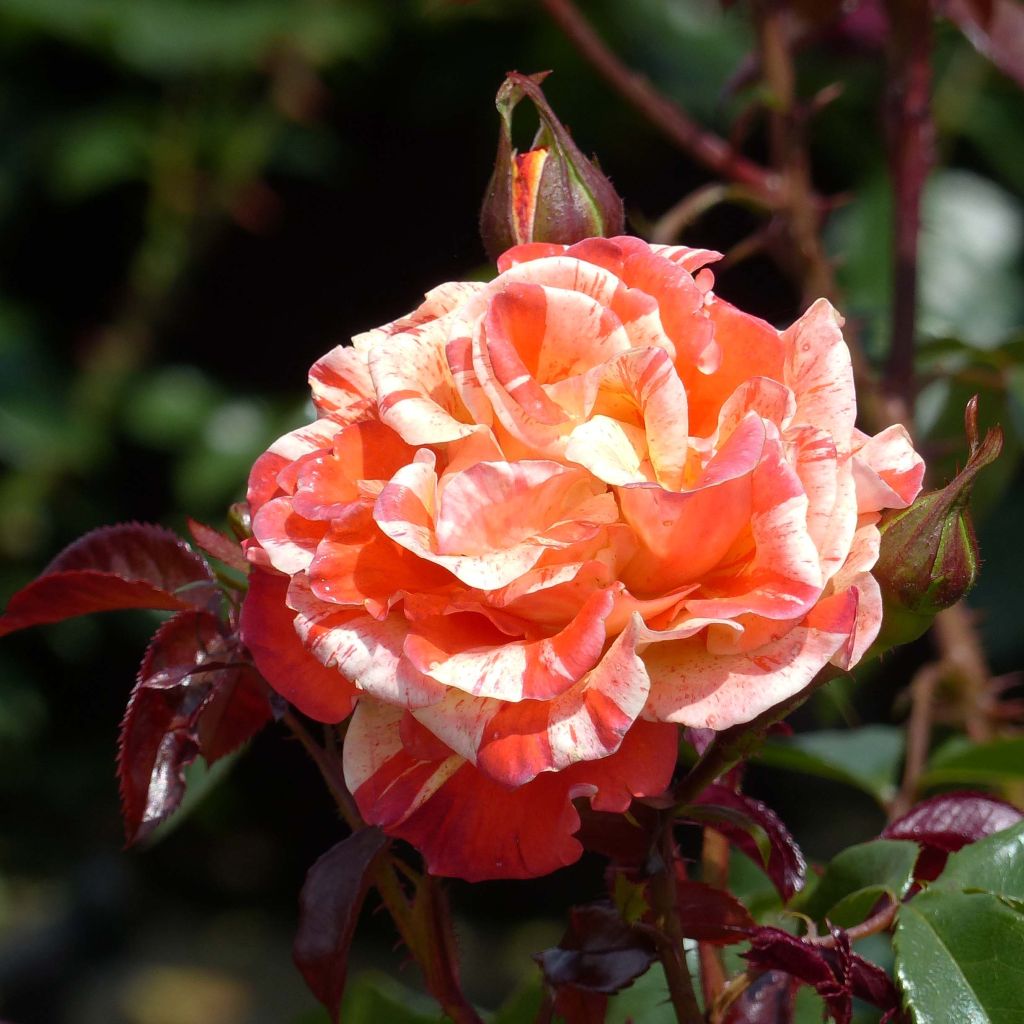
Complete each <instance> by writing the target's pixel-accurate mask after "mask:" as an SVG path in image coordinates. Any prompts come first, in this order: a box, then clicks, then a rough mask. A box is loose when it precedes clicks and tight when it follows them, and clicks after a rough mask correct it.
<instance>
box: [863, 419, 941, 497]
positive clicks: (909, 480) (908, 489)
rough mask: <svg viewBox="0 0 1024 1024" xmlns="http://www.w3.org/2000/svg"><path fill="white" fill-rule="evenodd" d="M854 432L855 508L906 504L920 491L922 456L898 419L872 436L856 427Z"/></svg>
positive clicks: (922, 468) (922, 470)
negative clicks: (915, 449) (916, 450)
mask: <svg viewBox="0 0 1024 1024" xmlns="http://www.w3.org/2000/svg"><path fill="white" fill-rule="evenodd" d="M857 434H858V435H860V436H859V437H858V438H857V439H856V440H855V442H854V455H853V475H854V479H855V480H856V482H857V507H858V510H859V511H860V512H879V511H881V510H882V509H885V508H907V506H909V505H910V504H911V503H912V502H913V500H914V499H915V498H916V497H917V495H918V494H919V493H920V491H921V484H922V482H923V481H924V459H922V458H921V456H920V455H918V454H917V452H915V451H914V445H913V442H912V441H911V439H910V435H909V434H908V433H907V431H906V428H905V427H904V426H902V424H899V423H897V424H894V425H893V426H891V427H886V429H885V430H883V431H882V432H881V433H879V434H876V435H875V436H874V437H865V436H864V435H862V434H860V432H859V431H857ZM861 441H862V442H863V443H860V442H861Z"/></svg>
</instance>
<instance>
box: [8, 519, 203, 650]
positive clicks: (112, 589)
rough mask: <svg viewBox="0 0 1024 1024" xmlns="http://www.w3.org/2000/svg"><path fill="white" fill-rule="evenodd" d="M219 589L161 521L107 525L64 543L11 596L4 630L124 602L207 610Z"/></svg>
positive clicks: (115, 606) (127, 605) (136, 605)
mask: <svg viewBox="0 0 1024 1024" xmlns="http://www.w3.org/2000/svg"><path fill="white" fill-rule="evenodd" d="M216 594H217V588H216V584H215V583H214V581H213V577H212V576H211V574H210V570H209V567H208V566H207V564H206V562H205V561H204V560H203V559H202V558H201V557H200V556H199V555H197V554H196V553H195V552H194V551H193V550H192V549H191V548H190V547H189V546H188V545H187V544H186V543H185V542H184V541H183V540H181V539H180V538H178V537H177V536H175V535H174V534H173V533H171V531H170V530H165V529H164V528H163V527H162V526H153V525H151V524H142V523H122V524H121V525H119V526H105V527H102V528H101V529H99V530H93V531H92V532H91V533H87V534H86V535H85V536H84V537H80V538H79V539H78V540H76V541H75V542H74V543H73V544H71V545H70V546H69V547H67V548H65V549H64V550H63V551H62V552H61V553H60V554H59V555H58V556H57V557H56V558H55V559H54V560H53V561H52V562H51V563H50V564H49V565H48V566H47V567H46V568H45V569H44V570H43V572H42V574H41V575H40V576H39V577H38V578H37V579H35V580H33V581H32V582H31V583H29V584H28V586H26V587H23V588H22V589H21V590H19V591H18V592H17V593H16V594H15V595H14V596H13V597H12V598H11V600H10V601H9V602H8V605H7V611H6V612H5V613H4V615H3V616H2V617H0V636H5V635H6V634H7V633H13V632H14V631H15V630H18V629H25V628H26V627H28V626H37V625H41V624H44V623H48V622H60V621H61V620H63V619H70V618H73V617H74V616H76V615H87V614H89V613H90V612H103V611H114V610H116V609H120V608H157V609H165V610H168V611H176V610H179V609H183V608H206V607H209V606H210V605H211V602H212V601H213V600H214V598H215V596H216Z"/></svg>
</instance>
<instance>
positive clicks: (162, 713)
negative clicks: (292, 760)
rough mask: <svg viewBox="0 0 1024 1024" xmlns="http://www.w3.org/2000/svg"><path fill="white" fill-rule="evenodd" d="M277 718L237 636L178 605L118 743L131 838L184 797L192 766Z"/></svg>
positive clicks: (149, 660)
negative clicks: (243, 655)
mask: <svg viewBox="0 0 1024 1024" xmlns="http://www.w3.org/2000/svg"><path fill="white" fill-rule="evenodd" d="M270 719H271V706H270V703H269V701H268V698H267V696H266V690H265V688H264V684H263V683H262V681H261V680H260V679H259V677H258V676H257V675H256V673H255V671H254V670H253V669H252V667H251V665H249V664H248V663H247V662H245V661H242V660H241V648H240V646H239V644H238V640H237V638H236V637H234V636H229V635H226V634H225V633H224V632H223V628H222V626H221V623H220V622H219V621H218V620H217V619H216V618H215V617H214V616H212V615H210V614H209V613H208V612H200V611H185V612H179V614H178V615H176V616H174V618H172V619H169V620H168V621H167V622H165V623H164V624H163V625H162V626H161V627H160V629H158V630H157V632H156V634H155V635H154V636H153V639H152V640H151V641H150V644H149V647H148V648H147V650H146V654H145V656H144V658H143V660H142V666H141V667H140V669H139V676H138V680H137V682H136V684H135V688H134V689H133V690H132V695H131V697H130V698H129V701H128V708H127V710H126V711H125V716H124V720H123V722H122V723H121V735H120V742H119V747H118V760H117V763H118V778H119V779H120V784H121V809H122V814H123V817H124V822H125V831H126V833H127V839H128V842H129V844H131V843H135V842H138V841H139V840H141V839H144V838H145V837H146V836H147V835H149V834H150V833H151V832H152V831H153V829H154V828H155V827H156V826H157V825H158V824H160V822H161V821H163V820H164V819H165V818H167V817H168V816H169V815H170V814H172V813H173V812H174V811H175V810H176V809H177V807H178V805H179V804H180V803H181V800H182V797H183V795H184V792H185V774H184V773H185V768H186V767H187V766H188V765H189V764H191V763H192V762H193V761H194V760H195V759H196V756H197V755H198V754H200V753H201V754H202V755H203V756H204V757H205V758H206V760H207V761H208V762H211V763H212V762H213V761H216V760H217V758H219V757H221V756H223V755H224V754H226V753H228V752H229V751H230V750H233V749H234V748H235V747H237V746H239V745H240V744H241V743H243V742H245V741H246V740H248V739H249V738H251V737H252V736H253V735H254V734H255V733H256V732H257V731H259V729H261V728H262V727H263V726H264V725H265V724H266V723H267V722H268V721H270Z"/></svg>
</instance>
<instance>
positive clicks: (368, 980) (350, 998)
mask: <svg viewBox="0 0 1024 1024" xmlns="http://www.w3.org/2000/svg"><path fill="white" fill-rule="evenodd" d="M341 1019H342V1020H343V1021H344V1022H345V1024H380V1022H381V1021H387V1022H388V1024H437V1022H438V1020H440V1019H444V1020H447V1018H441V1016H440V1014H439V1012H438V1009H437V1006H436V1004H435V1003H434V1002H433V1001H432V1000H430V999H428V998H427V997H425V996H422V995H420V993H418V992H414V991H412V989H409V988H406V987H405V986H404V985H402V984H401V983H400V982H397V981H395V980H394V979H393V978H389V977H387V976H386V975H384V974H376V973H367V974H364V975H361V976H360V977H359V978H357V979H355V980H354V981H353V982H352V984H350V985H349V986H348V989H347V990H346V992H345V999H344V1001H343V1002H342V1004H341Z"/></svg>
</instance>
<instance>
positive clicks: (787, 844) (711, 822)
mask: <svg viewBox="0 0 1024 1024" xmlns="http://www.w3.org/2000/svg"><path fill="white" fill-rule="evenodd" d="M695 805H696V806H697V807H699V808H700V813H701V814H702V815H703V816H704V817H705V818H706V820H707V824H708V826H709V827H710V828H713V829H714V830H715V831H716V832H720V833H721V834H722V835H723V836H725V837H726V839H728V840H729V842H730V843H732V844H733V845H734V846H735V847H736V848H737V849H738V850H740V851H741V852H742V853H744V854H746V855H747V856H748V857H750V859H751V860H753V861H754V862H755V863H756V864H760V865H762V866H763V867H764V870H765V873H766V874H767V875H768V877H769V878H770V879H771V880H772V882H773V883H774V885H775V888H776V889H778V891H779V893H780V895H781V896H782V898H783V899H784V900H788V899H789V898H790V897H791V896H792V895H793V894H794V893H795V892H798V891H799V890H800V889H802V888H803V884H804V876H805V874H806V871H807V863H806V861H805V860H804V856H803V854H802V853H801V852H800V847H799V846H797V844H796V841H795V840H794V839H793V837H792V836H791V835H790V834H789V830H788V829H787V828H786V826H785V825H783V823H782V821H781V820H780V819H779V816H778V815H777V814H776V813H775V812H774V811H773V810H772V809H771V808H770V807H768V806H767V805H766V804H763V803H761V801H760V800H755V799H754V798H753V797H749V796H745V795H743V794H742V793H736V792H735V791H734V790H731V789H729V788H728V786H722V785H718V784H714V785H711V786H708V787H707V789H705V790H704V792H703V793H701V795H700V796H699V797H698V798H697V800H696V801H695ZM712 807H722V808H725V809H726V811H727V814H724V815H722V816H720V817H719V818H713V816H711V815H710V813H709V812H710V809H711V808H712ZM735 812H739V814H740V815H741V816H742V818H743V819H745V823H744V825H742V826H741V825H739V824H737V823H736V822H737V819H736V817H735ZM688 815H689V808H684V809H683V811H682V812H681V814H680V817H682V818H687V817H688ZM691 820H692V819H691ZM762 834H763V835H764V836H766V837H767V840H768V845H767V856H766V855H765V853H764V852H763V850H762V849H761V848H760V847H759V846H758V839H759V838H760V836H761V835H762ZM763 845H764V844H763V843H762V846H763Z"/></svg>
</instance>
